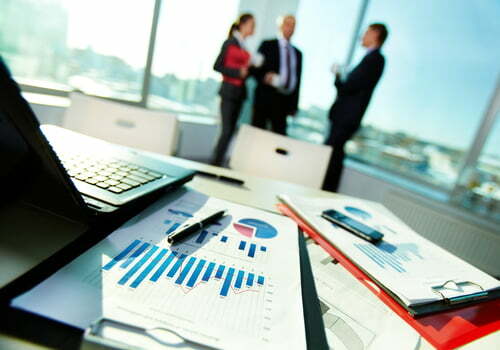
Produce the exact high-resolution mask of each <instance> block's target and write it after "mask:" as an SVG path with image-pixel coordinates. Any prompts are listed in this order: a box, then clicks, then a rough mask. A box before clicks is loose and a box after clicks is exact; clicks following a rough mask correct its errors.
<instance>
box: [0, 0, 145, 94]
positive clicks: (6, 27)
mask: <svg viewBox="0 0 500 350" xmlns="http://www.w3.org/2000/svg"><path fill="white" fill-rule="evenodd" d="M153 5H154V1H153V0H145V1H133V0H107V1H99V0H87V1H71V0H66V1H63V0H2V2H1V3H0V53H1V55H2V56H3V57H4V59H5V60H6V62H7V64H8V65H9V67H10V69H11V70H12V73H13V74H14V76H15V78H16V79H17V80H18V81H19V82H20V83H23V84H26V85H36V86H41V87H47V88H51V89H59V90H69V89H71V88H74V89H79V90H82V91H83V92H85V93H89V94H93V95H99V96H105V97H114V98H120V99H124V100H131V101H139V100H140V98H141V91H142V82H143V79H144V67H145V64H146V57H147V49H148V43H149V33H150V29H151V21H152V14H153ZM117 13H118V14H119V15H117ZM41 58H43V59H41Z"/></svg>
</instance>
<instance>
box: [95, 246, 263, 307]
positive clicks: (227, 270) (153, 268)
mask: <svg viewBox="0 0 500 350" xmlns="http://www.w3.org/2000/svg"><path fill="white" fill-rule="evenodd" d="M141 243H142V244H141ZM252 246H253V248H252ZM250 250H252V251H253V252H254V253H255V250H256V245H255V244H253V243H252V244H250ZM120 261H123V263H122V264H121V265H120V266H117V265H118V262H120ZM115 266H116V268H115V270H116V271H122V270H123V274H122V275H121V277H120V278H118V281H117V284H118V285H120V286H125V285H129V287H131V288H134V289H136V288H139V287H140V285H141V284H142V283H145V282H144V281H149V283H151V282H152V283H159V282H161V283H165V282H162V281H165V280H167V281H169V282H166V283H173V284H174V285H177V286H182V287H185V288H188V289H192V288H195V287H197V286H198V285H199V284H200V283H202V284H203V283H207V282H210V281H211V280H213V281H214V283H217V281H219V282H218V283H219V285H220V290H219V292H218V294H219V296H220V297H222V298H225V297H227V296H228V295H229V294H230V291H231V290H233V291H234V292H235V293H237V292H238V291H242V290H245V289H249V288H252V287H254V286H255V285H254V280H255V279H256V280H257V281H256V286H257V287H261V286H263V285H264V281H265V278H264V276H262V275H258V274H257V275H256V274H255V273H253V272H246V271H244V270H242V269H236V268H235V267H231V266H226V265H224V264H218V263H216V262H213V261H207V260H206V259H202V258H198V257H195V256H189V255H186V254H182V253H178V252H176V251H173V250H169V249H167V248H161V247H159V246H157V245H153V244H150V243H148V242H141V241H140V240H134V241H133V242H132V243H130V244H129V245H128V246H127V247H126V248H124V249H123V250H122V251H121V252H119V253H118V254H117V255H116V256H115V257H114V258H112V259H111V260H110V261H109V262H108V263H107V264H105V265H104V266H103V267H102V270H104V271H111V270H113V268H114V267H115ZM214 271H215V274H214ZM162 276H163V278H162ZM148 277H149V280H148Z"/></svg>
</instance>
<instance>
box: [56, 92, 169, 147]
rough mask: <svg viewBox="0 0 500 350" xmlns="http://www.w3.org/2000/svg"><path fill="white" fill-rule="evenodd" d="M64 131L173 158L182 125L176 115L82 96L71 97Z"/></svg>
mask: <svg viewBox="0 0 500 350" xmlns="http://www.w3.org/2000/svg"><path fill="white" fill-rule="evenodd" d="M70 99H71V105H70V106H69V107H68V109H67V110H66V112H65V114H64V120H63V125H62V126H63V127H65V128H67V129H70V130H73V131H77V132H80V133H82V134H86V135H89V136H93V137H97V138H100V139H103V140H106V141H109V142H113V143H117V144H121V145H124V146H129V147H134V148H138V149H142V150H146V151H151V152H157V153H161V154H166V155H172V154H174V153H175V152H176V148H177V144H178V138H179V123H178V121H177V118H176V116H175V115H174V114H170V113H165V112H159V111H151V110H148V109H145V108H141V107H135V106H129V105H126V104H123V103H118V102H113V101H107V100H104V99H101V98H97V97H92V96H87V95H84V94H81V93H75V92H73V93H71V94H70Z"/></svg>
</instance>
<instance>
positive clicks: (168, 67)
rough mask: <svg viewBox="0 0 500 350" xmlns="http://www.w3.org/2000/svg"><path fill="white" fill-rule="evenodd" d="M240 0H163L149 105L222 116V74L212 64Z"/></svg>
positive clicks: (236, 14) (225, 36) (234, 17)
mask: <svg viewBox="0 0 500 350" xmlns="http://www.w3.org/2000/svg"><path fill="white" fill-rule="evenodd" d="M238 6H239V1H237V0H218V1H217V6H214V4H213V3H212V2H211V1H200V0H169V1H163V2H162V6H161V11H160V19H159V26H158V32H157V35H156V45H155V53H154V58H153V67H152V77H151V85H150V95H149V98H148V106H149V107H152V108H161V109H168V110H173V111H176V112H185V113H192V114H198V115H209V116H211V117H213V116H215V115H218V109H219V105H218V102H217V101H218V99H217V91H218V89H219V85H220V74H218V73H217V72H215V71H214V70H213V64H214V62H215V58H216V57H217V55H218V53H219V50H220V48H221V46H222V43H223V42H224V40H225V39H226V38H227V35H228V32H229V27H230V26H231V23H232V22H233V21H234V20H235V19H236V17H237V16H238Z"/></svg>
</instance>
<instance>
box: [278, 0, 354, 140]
mask: <svg viewBox="0 0 500 350" xmlns="http://www.w3.org/2000/svg"><path fill="white" fill-rule="evenodd" d="M360 5H361V0H358V1H344V2H341V1H331V0H301V1H300V2H299V8H298V11H297V27H296V31H295V34H294V37H293V38H292V41H293V43H294V45H296V46H297V47H298V48H299V49H300V50H301V51H302V53H303V55H304V58H303V68H302V84H301V90H300V111H299V113H298V115H297V116H295V117H293V118H291V119H290V120H289V123H288V133H289V134H290V135H291V136H293V137H295V138H298V139H302V140H305V141H310V142H315V143H323V140H324V138H325V137H326V135H327V133H328V131H329V126H328V120H327V114H328V110H329V108H330V106H331V105H332V103H333V99H334V97H335V89H334V86H333V82H334V77H333V74H332V73H331V72H330V68H331V66H332V64H333V63H338V64H344V63H345V62H346V60H347V59H348V58H347V56H348V52H349V48H350V45H351V42H352V38H353V35H354V31H355V25H356V20H357V16H358V12H359V9H360Z"/></svg>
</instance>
